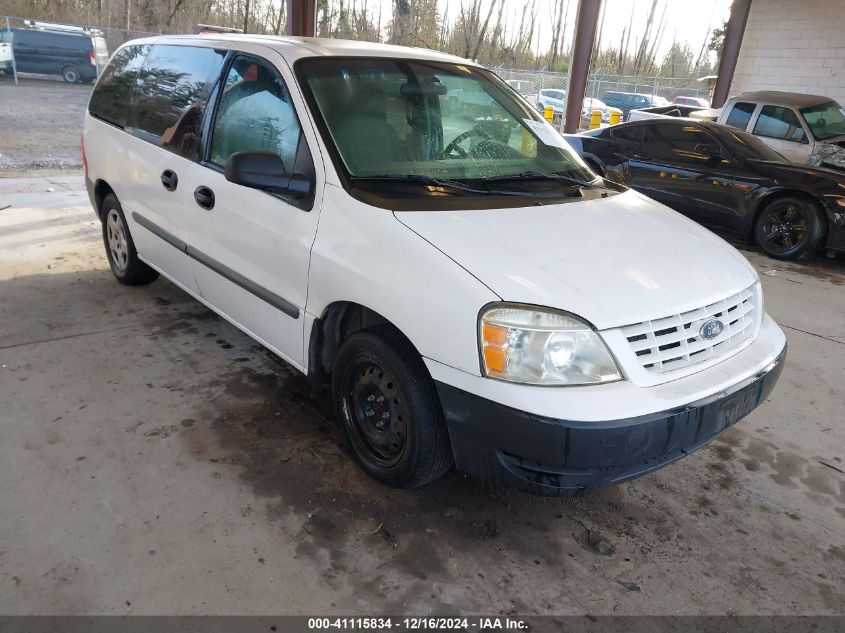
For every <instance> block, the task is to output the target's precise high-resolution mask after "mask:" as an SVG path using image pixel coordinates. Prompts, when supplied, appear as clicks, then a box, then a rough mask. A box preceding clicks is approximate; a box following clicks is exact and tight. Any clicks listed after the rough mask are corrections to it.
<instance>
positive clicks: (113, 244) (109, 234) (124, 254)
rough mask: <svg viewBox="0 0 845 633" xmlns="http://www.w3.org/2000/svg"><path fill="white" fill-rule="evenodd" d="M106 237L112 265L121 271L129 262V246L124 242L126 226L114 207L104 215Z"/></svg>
mask: <svg viewBox="0 0 845 633" xmlns="http://www.w3.org/2000/svg"><path fill="white" fill-rule="evenodd" d="M106 239H107V241H108V244H109V253H110V255H111V261H112V263H113V264H114V267H115V268H117V270H118V271H119V272H123V271H124V270H126V266H127V265H128V264H129V247H128V245H127V243H126V228H125V227H124V226H123V220H121V218H120V214H119V213H118V212H117V210H115V209H110V210H109V212H108V215H107V216H106Z"/></svg>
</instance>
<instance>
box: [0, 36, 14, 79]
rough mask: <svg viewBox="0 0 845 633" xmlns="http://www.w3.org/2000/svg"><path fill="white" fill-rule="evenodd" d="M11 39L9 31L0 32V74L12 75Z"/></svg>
mask: <svg viewBox="0 0 845 633" xmlns="http://www.w3.org/2000/svg"><path fill="white" fill-rule="evenodd" d="M12 70H13V67H12V37H11V33H9V31H5V30H0V73H2V74H4V75H11V74H12Z"/></svg>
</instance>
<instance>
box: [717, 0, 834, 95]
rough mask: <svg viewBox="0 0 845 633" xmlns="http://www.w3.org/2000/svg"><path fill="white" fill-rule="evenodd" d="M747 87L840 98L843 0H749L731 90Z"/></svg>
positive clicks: (747, 89) (735, 92) (740, 90)
mask: <svg viewBox="0 0 845 633" xmlns="http://www.w3.org/2000/svg"><path fill="white" fill-rule="evenodd" d="M749 90H785V91H788V92H801V93H804V94H818V95H824V96H827V97H831V98H833V99H836V100H837V101H839V103H841V104H845V0H752V2H751V12H750V14H749V16H748V25H747V26H746V29H745V36H744V37H743V40H742V48H741V49H740V52H739V60H738V62H737V67H736V72H735V73H734V79H733V82H732V84H731V94H732V95H735V94H739V93H741V92H747V91H749Z"/></svg>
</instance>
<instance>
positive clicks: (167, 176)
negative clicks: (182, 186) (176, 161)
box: [161, 169, 179, 191]
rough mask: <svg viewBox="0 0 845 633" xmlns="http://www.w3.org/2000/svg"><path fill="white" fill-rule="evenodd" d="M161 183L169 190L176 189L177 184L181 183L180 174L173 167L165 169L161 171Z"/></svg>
mask: <svg viewBox="0 0 845 633" xmlns="http://www.w3.org/2000/svg"><path fill="white" fill-rule="evenodd" d="M161 184H162V185H163V186H164V188H165V189H167V190H168V191H176V186H177V185H178V184H179V176H177V175H176V172H175V171H173V170H172V169H165V170H164V171H163V172H161Z"/></svg>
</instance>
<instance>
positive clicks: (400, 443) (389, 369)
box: [332, 327, 452, 488]
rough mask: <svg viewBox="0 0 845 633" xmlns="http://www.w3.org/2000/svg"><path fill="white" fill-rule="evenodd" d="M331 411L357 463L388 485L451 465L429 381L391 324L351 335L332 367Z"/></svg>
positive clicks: (427, 477) (405, 483)
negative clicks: (333, 411) (332, 405)
mask: <svg viewBox="0 0 845 633" xmlns="http://www.w3.org/2000/svg"><path fill="white" fill-rule="evenodd" d="M332 399H333V402H334V408H335V415H336V416H337V419H338V421H339V422H340V425H341V427H342V428H343V432H344V435H345V436H346V440H347V443H348V445H349V448H350V449H351V451H352V453H353V455H354V456H355V458H356V460H357V461H358V463H359V464H360V466H361V467H362V468H363V469H364V470H365V471H366V472H367V473H368V474H369V475H370V476H372V477H373V478H375V479H377V480H379V481H381V482H382V483H385V484H387V485H389V486H393V487H395V488H417V487H419V486H422V485H424V484H427V483H429V482H431V481H434V480H435V479H437V478H438V477H440V476H441V475H443V474H444V473H445V472H446V471H447V470H449V468H450V467H451V466H452V450H451V446H450V444H449V436H448V433H447V431H446V423H445V421H444V419H443V411H442V409H441V406H440V401H439V399H438V398H437V392H436V390H435V387H434V382H433V381H432V379H431V376H429V374H428V371H427V370H426V368H425V365H424V364H423V362H422V358H420V356H419V354H417V353H416V351H414V350H413V349H412V348H411V346H410V345H409V344H408V343H407V342H406V341H405V340H404V339H403V337H401V336H400V335H399V334H398V333H397V332H396V331H395V330H394V329H393V328H391V327H378V328H372V329H368V330H363V331H360V332H356V333H355V334H353V335H352V336H350V337H349V338H348V339H347V340H346V341H345V342H344V343H343V345H341V347H340V350H339V351H338V353H337V358H336V359H335V363H334V368H333V372H332Z"/></svg>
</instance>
